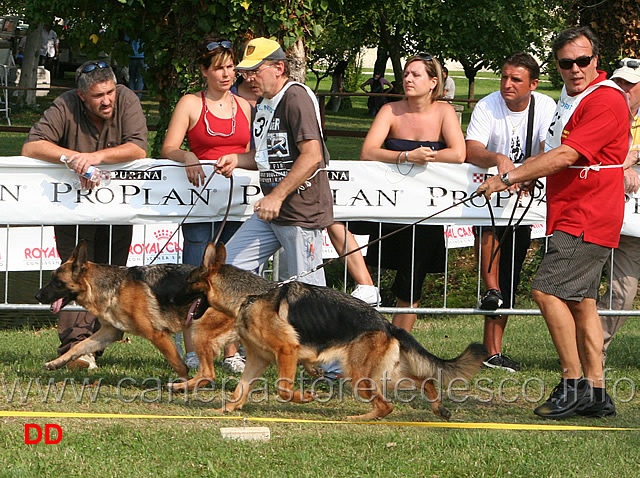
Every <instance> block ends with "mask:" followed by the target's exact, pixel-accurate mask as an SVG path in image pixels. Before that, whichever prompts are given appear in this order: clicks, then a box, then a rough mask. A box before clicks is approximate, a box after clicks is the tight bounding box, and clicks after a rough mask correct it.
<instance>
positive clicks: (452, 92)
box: [442, 66, 456, 101]
mask: <svg viewBox="0 0 640 478" xmlns="http://www.w3.org/2000/svg"><path fill="white" fill-rule="evenodd" d="M442 74H443V75H444V94H443V96H442V98H443V99H445V100H448V101H451V100H452V99H453V98H454V97H455V96H456V83H455V82H454V81H453V78H451V77H450V76H449V69H448V68H447V67H446V66H443V67H442Z"/></svg>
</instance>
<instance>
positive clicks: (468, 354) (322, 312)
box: [189, 244, 486, 419]
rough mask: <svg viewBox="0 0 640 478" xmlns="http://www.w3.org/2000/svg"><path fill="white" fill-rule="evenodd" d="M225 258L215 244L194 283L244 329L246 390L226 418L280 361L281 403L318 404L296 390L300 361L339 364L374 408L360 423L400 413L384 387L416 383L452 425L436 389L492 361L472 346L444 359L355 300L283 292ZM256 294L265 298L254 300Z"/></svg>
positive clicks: (305, 288) (302, 289) (324, 291)
mask: <svg viewBox="0 0 640 478" xmlns="http://www.w3.org/2000/svg"><path fill="white" fill-rule="evenodd" d="M225 259H226V251H225V249H224V246H223V245H219V246H218V248H217V250H216V248H215V246H214V245H213V244H209V245H208V247H207V250H206V252H205V255H204V261H203V264H202V266H201V267H200V268H198V269H196V270H195V271H193V273H192V274H191V276H190V278H189V281H190V282H191V286H192V288H194V290H196V291H199V292H203V293H206V295H207V300H208V302H209V304H210V307H212V308H216V309H217V310H219V311H221V312H223V313H225V314H226V315H229V316H235V317H236V324H235V325H236V329H237V332H238V335H239V336H240V340H241V341H242V343H243V345H244V347H245V350H246V353H247V362H246V366H245V370H244V373H243V374H242V378H241V379H240V383H239V384H238V386H237V387H236V389H235V392H234V394H233V398H232V399H231V401H230V403H227V404H225V406H224V407H223V408H222V409H221V410H220V411H222V412H225V411H233V410H236V409H239V408H241V407H242V405H243V404H244V403H245V402H246V400H247V397H248V395H249V392H250V390H251V387H252V385H253V384H254V383H255V379H257V378H259V377H260V376H261V375H262V373H263V371H264V369H265V368H266V367H267V366H268V365H269V364H270V363H272V362H274V361H275V362H276V363H277V366H278V392H279V394H280V397H281V398H282V399H284V400H287V401H293V402H297V403H304V402H309V401H312V400H313V398H314V397H313V395H312V394H311V392H309V391H306V392H305V393H301V392H300V391H294V390H293V383H294V378H295V373H296V367H297V363H298V361H301V362H302V363H303V364H304V365H305V368H307V369H309V368H310V365H312V364H313V365H318V364H321V363H325V364H326V363H330V362H332V361H334V360H338V361H339V362H340V364H341V366H342V370H343V377H344V378H346V379H349V380H350V382H351V385H352V387H353V389H354V391H355V392H356V393H357V394H358V395H359V396H360V397H361V398H363V399H365V400H367V401H370V403H371V404H372V406H373V411H371V412H370V413H367V414H364V415H361V416H358V417H352V418H358V419H373V418H382V417H384V416H386V415H388V414H389V413H390V412H391V410H392V409H393V407H392V405H391V404H390V403H389V401H388V400H387V398H386V397H385V396H384V394H383V393H382V391H381V386H382V385H383V382H384V383H385V384H386V387H387V388H390V387H394V386H395V385H396V384H398V385H402V384H404V385H407V383H408V382H409V380H413V383H414V384H416V386H417V387H418V390H419V389H420V387H422V388H423V389H424V392H425V393H426V396H427V398H428V399H429V400H430V401H431V403H432V409H433V412H434V413H435V414H436V415H438V416H441V417H443V418H449V417H450V416H451V413H450V412H449V410H447V409H446V408H445V407H444V406H443V405H442V402H441V401H440V400H439V398H438V392H437V390H436V386H435V383H436V382H438V381H441V382H442V384H443V386H448V385H449V384H450V383H451V381H452V380H453V379H455V378H465V379H469V378H471V377H472V376H473V375H474V374H475V373H476V372H477V371H478V370H479V368H480V367H481V365H482V360H483V359H484V358H485V357H486V349H485V348H484V346H483V345H480V344H471V345H469V346H468V347H467V349H466V350H465V351H464V352H463V353H462V354H461V355H460V356H459V357H457V358H455V359H452V360H443V359H441V358H438V357H436V356H434V355H432V354H430V353H429V352H427V351H426V350H425V349H424V348H423V347H422V346H421V345H420V344H419V343H418V342H417V341H416V340H415V339H414V338H413V336H411V334H409V333H408V332H406V331H405V330H403V329H400V328H398V327H396V326H394V325H392V324H391V323H389V321H388V320H386V319H385V318H384V317H383V316H382V315H381V314H380V313H379V312H378V311H376V310H375V309H374V308H372V307H370V306H368V305H366V304H365V303H364V302H362V301H360V300H358V299H355V298H353V297H351V296H350V295H348V294H344V293H342V292H339V291H336V290H334V289H330V288H327V287H317V286H312V285H308V284H303V283H301V282H291V283H287V284H284V285H282V286H280V287H276V284H275V283H273V282H269V281H265V280H264V279H261V278H258V277H256V276H255V275H254V274H252V273H250V272H247V271H243V270H240V269H238V268H237V267H233V266H231V265H226V264H225ZM257 289H260V290H257ZM256 292H258V293H260V295H253V294H255V293H256ZM391 390H393V388H391Z"/></svg>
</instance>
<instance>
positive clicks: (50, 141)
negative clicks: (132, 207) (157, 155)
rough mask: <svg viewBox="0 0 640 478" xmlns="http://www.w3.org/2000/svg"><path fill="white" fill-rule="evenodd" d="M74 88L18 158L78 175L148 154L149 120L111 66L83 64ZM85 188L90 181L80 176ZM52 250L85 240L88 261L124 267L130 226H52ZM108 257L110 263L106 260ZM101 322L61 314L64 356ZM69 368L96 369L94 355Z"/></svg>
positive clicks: (67, 252) (66, 252)
mask: <svg viewBox="0 0 640 478" xmlns="http://www.w3.org/2000/svg"><path fill="white" fill-rule="evenodd" d="M76 85H77V89H75V90H70V91H67V92H65V93H63V94H62V95H60V96H59V97H58V98H56V100H54V102H53V104H52V105H51V106H50V107H49V108H48V109H47V110H46V111H45V112H44V116H43V117H42V118H41V119H40V121H38V122H37V123H36V124H35V125H34V126H33V127H32V128H31V131H29V136H28V137H27V140H26V142H25V144H24V146H23V147H22V155H23V156H28V157H30V158H37V159H43V160H45V161H49V162H52V163H57V164H59V163H60V158H61V156H62V155H65V156H67V158H68V159H69V161H68V162H67V165H68V166H69V167H71V168H73V170H74V171H75V172H77V173H78V174H79V175H80V174H84V173H86V171H87V169H88V168H89V167H90V166H98V165H101V164H117V163H123V162H127V161H132V160H134V159H141V158H144V157H146V155H147V122H146V119H145V117H144V113H143V111H142V107H141V106H140V101H139V100H138V97H137V96H136V95H135V94H134V93H133V92H132V91H131V90H130V89H129V88H127V87H126V86H123V85H116V77H115V75H114V73H113V70H112V69H111V67H110V66H109V65H108V64H107V63H105V62H103V61H87V62H85V63H83V64H82V65H80V67H79V68H78V69H77V70H76ZM82 182H83V186H85V187H87V188H90V187H91V183H90V182H89V181H87V180H85V179H84V178H83V179H82ZM54 230H55V236H56V247H57V249H58V254H59V255H60V259H61V260H62V262H64V261H66V260H67V259H68V258H69V257H70V256H71V253H72V252H73V249H74V248H75V246H76V244H77V241H78V240H80V239H85V240H86V241H87V246H88V250H89V260H90V261H92V262H98V263H101V264H108V263H111V264H115V265H121V266H125V265H126V264H127V257H128V255H129V247H130V245H131V236H132V232H133V226H131V225H122V226H115V225H114V226H109V225H92V224H89V225H85V224H81V225H79V226H63V225H56V226H54ZM110 258H111V261H109V259H110ZM99 327H100V323H99V322H98V320H97V319H96V317H95V316H93V315H92V314H89V313H88V312H69V311H65V310H62V311H60V313H59V315H58V336H59V337H60V347H59V348H58V354H59V355H62V354H63V353H65V352H66V351H67V350H69V349H70V348H71V347H72V346H73V345H75V344H76V343H78V342H81V341H82V340H84V339H86V338H87V337H89V336H91V334H92V333H94V332H95V331H97V330H98V328H99ZM68 366H71V367H73V366H75V367H84V368H96V367H97V366H96V363H95V357H94V356H93V355H92V354H90V355H84V356H82V357H80V358H79V359H77V360H75V361H74V362H71V363H70V365H68Z"/></svg>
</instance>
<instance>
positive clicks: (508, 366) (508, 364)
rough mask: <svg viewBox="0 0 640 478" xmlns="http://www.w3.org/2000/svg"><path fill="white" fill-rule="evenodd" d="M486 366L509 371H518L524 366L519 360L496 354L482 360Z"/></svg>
mask: <svg viewBox="0 0 640 478" xmlns="http://www.w3.org/2000/svg"><path fill="white" fill-rule="evenodd" d="M482 363H483V364H484V366H485V367H489V368H501V369H503V370H506V371H508V372H517V371H518V370H520V369H521V368H522V367H520V364H518V363H517V362H514V361H513V360H511V359H510V358H509V357H507V356H506V355H502V354H495V355H492V356H491V357H489V358H488V359H487V360H485V361H484V362H482Z"/></svg>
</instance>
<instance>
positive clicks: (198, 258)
mask: <svg viewBox="0 0 640 478" xmlns="http://www.w3.org/2000/svg"><path fill="white" fill-rule="evenodd" d="M221 225H222V221H218V222H215V223H213V222H192V223H184V224H183V225H182V236H183V237H184V244H183V246H182V263H183V264H191V265H192V266H199V265H200V264H201V263H202V258H203V257H204V251H205V249H206V248H207V244H209V243H210V242H211V241H213V238H214V237H215V235H216V234H217V232H218V229H219V228H220V226H221ZM240 226H242V222H241V221H227V223H226V224H225V226H224V230H223V231H222V235H221V236H220V241H222V242H223V243H225V244H226V243H227V242H229V240H230V239H231V237H232V236H233V235H234V234H235V232H236V231H237V230H238V229H240Z"/></svg>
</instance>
